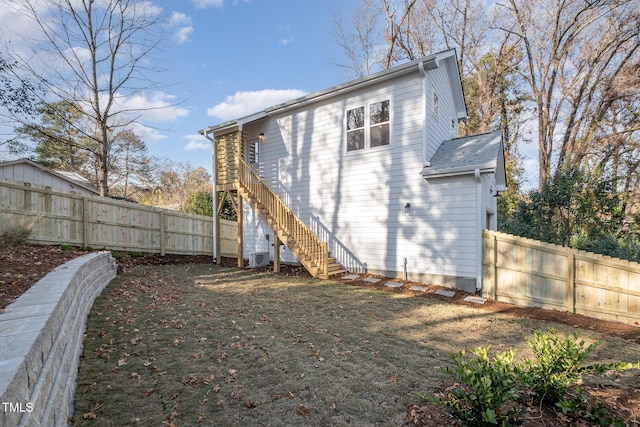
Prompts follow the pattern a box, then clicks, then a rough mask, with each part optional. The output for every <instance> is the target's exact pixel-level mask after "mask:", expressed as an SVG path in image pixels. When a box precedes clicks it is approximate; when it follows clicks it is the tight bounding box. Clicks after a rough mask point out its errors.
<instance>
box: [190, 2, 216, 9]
mask: <svg viewBox="0 0 640 427" xmlns="http://www.w3.org/2000/svg"><path fill="white" fill-rule="evenodd" d="M191 3H193V6H194V7H195V8H196V9H206V8H207V7H222V6H224V0H191Z"/></svg>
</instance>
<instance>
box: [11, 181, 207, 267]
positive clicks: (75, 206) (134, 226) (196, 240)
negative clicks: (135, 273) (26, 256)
mask: <svg viewBox="0 0 640 427" xmlns="http://www.w3.org/2000/svg"><path fill="white" fill-rule="evenodd" d="M25 222H26V223H31V224H33V227H32V232H31V235H30V237H29V240H30V241H32V242H35V243H44V244H69V245H77V246H82V247H93V248H108V249H116V250H124V251H137V252H154V253H160V254H163V255H164V254H188V255H196V254H201V255H213V218H211V217H207V216H201V215H193V214H187V213H184V212H177V211H171V210H166V209H158V208H152V207H148V206H144V205H139V204H136V203H132V202H126V201H119V200H113V199H109V198H105V197H83V196H80V195H77V194H74V193H73V192H69V193H66V192H59V191H53V190H52V189H51V188H49V187H40V186H35V185H34V186H32V185H30V184H29V183H18V182H14V181H0V233H1V232H3V231H4V230H6V229H7V227H9V226H11V225H12V224H14V225H15V224H20V223H25Z"/></svg>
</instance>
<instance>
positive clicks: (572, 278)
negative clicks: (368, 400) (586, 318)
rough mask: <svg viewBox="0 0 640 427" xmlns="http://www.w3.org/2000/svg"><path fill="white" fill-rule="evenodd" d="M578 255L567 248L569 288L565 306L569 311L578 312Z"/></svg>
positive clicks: (567, 288)
mask: <svg viewBox="0 0 640 427" xmlns="http://www.w3.org/2000/svg"><path fill="white" fill-rule="evenodd" d="M575 272H576V254H575V252H574V251H573V249H571V248H567V287H566V293H565V296H564V305H565V307H566V308H567V311H570V312H571V313H575V312H576V304H575V303H576V274H575Z"/></svg>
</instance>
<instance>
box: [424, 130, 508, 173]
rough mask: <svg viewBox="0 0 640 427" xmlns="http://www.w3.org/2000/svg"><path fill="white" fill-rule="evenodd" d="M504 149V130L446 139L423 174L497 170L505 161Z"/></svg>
mask: <svg viewBox="0 0 640 427" xmlns="http://www.w3.org/2000/svg"><path fill="white" fill-rule="evenodd" d="M502 149H503V148H502V132H491V133H485V134H481V135H472V136H466V137H464V138H456V139H451V140H449V141H444V142H443V143H442V144H441V145H440V147H439V148H438V150H437V151H436V153H435V154H434V156H433V157H432V158H431V165H430V166H426V167H425V168H424V169H423V170H422V175H423V176H425V177H434V176H442V175H448V174H453V173H460V172H467V171H474V170H475V169H480V171H487V170H492V171H496V169H497V168H498V167H499V166H500V162H504V160H503V153H502Z"/></svg>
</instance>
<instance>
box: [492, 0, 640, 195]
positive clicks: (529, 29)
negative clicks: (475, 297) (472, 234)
mask: <svg viewBox="0 0 640 427" xmlns="http://www.w3.org/2000/svg"><path fill="white" fill-rule="evenodd" d="M503 16H504V18H505V20H504V25H503V26H502V30H504V31H505V32H507V33H510V34H513V35H515V36H517V38H518V40H519V43H520V45H521V46H522V51H523V53H524V63H525V64H526V71H525V72H524V76H525V78H526V81H527V85H528V90H529V91H530V94H531V97H532V100H533V103H534V105H535V108H536V119H537V137H538V148H539V163H540V165H539V187H540V188H542V187H543V185H544V184H545V183H546V181H547V179H548V178H549V175H550V173H551V169H552V163H553V162H554V157H555V156H556V155H557V158H558V162H559V164H562V163H564V162H574V163H578V164H579V163H581V162H582V160H583V159H584V157H585V155H586V153H587V152H588V147H589V146H590V145H591V143H592V142H593V136H594V131H595V129H596V128H597V127H598V126H599V124H601V123H602V119H603V118H604V117H605V115H606V113H607V112H609V111H610V108H609V107H610V106H611V104H612V103H613V102H614V101H615V100H616V99H617V98H618V96H619V95H620V93H613V92H612V91H611V89H612V88H614V87H615V86H616V81H617V80H618V79H619V77H620V75H621V72H622V70H624V69H625V66H627V65H629V64H631V63H633V62H634V61H635V62H636V63H637V61H638V48H639V44H640V38H639V35H640V25H639V24H640V22H639V20H638V8H637V2H635V1H621V0H617V1H609V0H595V1H589V2H585V1H582V0H566V1H547V2H542V3H538V2H529V1H526V0H509V2H508V4H507V5H505V6H504V14H503ZM636 96H637V95H636Z"/></svg>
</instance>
